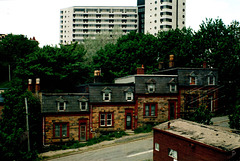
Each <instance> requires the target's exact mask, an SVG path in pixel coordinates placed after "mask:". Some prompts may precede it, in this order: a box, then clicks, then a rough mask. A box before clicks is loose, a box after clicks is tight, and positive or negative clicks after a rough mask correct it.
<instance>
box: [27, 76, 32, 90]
mask: <svg viewBox="0 0 240 161" xmlns="http://www.w3.org/2000/svg"><path fill="white" fill-rule="evenodd" d="M28 91H32V79H28Z"/></svg>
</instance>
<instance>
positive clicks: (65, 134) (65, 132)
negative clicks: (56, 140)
mask: <svg viewBox="0 0 240 161" xmlns="http://www.w3.org/2000/svg"><path fill="white" fill-rule="evenodd" d="M66 136H67V124H63V125H62V137H66Z"/></svg>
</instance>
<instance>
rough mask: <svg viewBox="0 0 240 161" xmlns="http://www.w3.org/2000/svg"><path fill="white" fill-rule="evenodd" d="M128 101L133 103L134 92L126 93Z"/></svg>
mask: <svg viewBox="0 0 240 161" xmlns="http://www.w3.org/2000/svg"><path fill="white" fill-rule="evenodd" d="M126 100H127V101H132V100H133V93H132V92H127V93H126Z"/></svg>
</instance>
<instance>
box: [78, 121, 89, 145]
mask: <svg viewBox="0 0 240 161" xmlns="http://www.w3.org/2000/svg"><path fill="white" fill-rule="evenodd" d="M79 128H80V141H86V136H87V135H86V133H87V131H86V130H87V128H86V124H80V127H79Z"/></svg>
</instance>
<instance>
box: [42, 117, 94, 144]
mask: <svg viewBox="0 0 240 161" xmlns="http://www.w3.org/2000/svg"><path fill="white" fill-rule="evenodd" d="M44 120H45V121H44V125H45V126H44V128H45V144H51V143H58V142H67V141H71V140H79V120H86V122H87V139H89V138H90V136H89V134H90V130H89V127H90V126H89V116H87V115H86V116H81V115H80V114H79V115H62V116H61V115H57V114H56V115H55V116H54V115H53V116H45V117H44ZM61 122H64V123H69V137H67V138H62V139H61V138H54V134H53V131H54V129H53V124H54V123H61Z"/></svg>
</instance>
